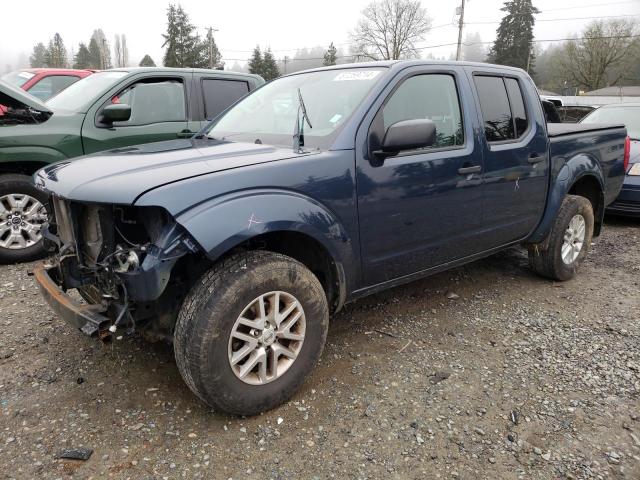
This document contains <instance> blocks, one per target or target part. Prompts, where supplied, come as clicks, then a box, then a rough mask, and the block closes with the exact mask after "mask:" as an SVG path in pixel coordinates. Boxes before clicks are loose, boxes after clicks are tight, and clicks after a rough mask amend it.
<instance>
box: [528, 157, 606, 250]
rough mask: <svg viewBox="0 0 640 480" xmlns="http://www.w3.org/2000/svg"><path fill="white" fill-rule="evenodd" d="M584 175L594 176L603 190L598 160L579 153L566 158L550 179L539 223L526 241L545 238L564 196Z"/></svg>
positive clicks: (535, 241)
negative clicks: (545, 202) (545, 203)
mask: <svg viewBox="0 0 640 480" xmlns="http://www.w3.org/2000/svg"><path fill="white" fill-rule="evenodd" d="M552 171H553V170H552ZM552 175H553V173H552ZM585 177H592V178H594V179H595V180H596V181H597V182H598V185H599V186H600V191H601V192H604V185H605V181H604V177H603V174H602V169H601V168H600V164H599V163H598V160H597V159H595V158H593V157H592V156H591V155H587V154H584V153H580V154H578V155H576V156H574V157H572V158H570V159H569V160H567V161H566V162H565V163H564V164H563V165H562V166H561V167H560V169H559V170H558V172H557V174H556V175H555V181H554V180H553V178H552V180H551V186H550V189H549V194H548V196H547V205H546V207H545V211H544V214H543V216H542V220H540V223H539V224H538V226H537V227H536V229H535V230H534V231H533V233H532V234H531V235H530V236H529V238H528V239H527V241H526V243H541V242H543V241H544V240H545V239H546V238H547V236H548V235H549V232H550V231H551V228H552V227H553V224H554V222H555V220H556V217H557V215H558V211H559V210H560V206H561V205H562V201H563V200H564V197H565V196H566V195H567V194H568V192H569V191H570V190H571V188H572V187H573V186H574V185H575V184H576V183H577V182H578V181H579V180H581V179H583V178H585ZM601 210H602V212H601V213H600V217H602V215H604V208H602V209H601ZM594 214H595V215H598V213H597V212H594ZM595 220H596V224H601V223H602V218H596V219H595Z"/></svg>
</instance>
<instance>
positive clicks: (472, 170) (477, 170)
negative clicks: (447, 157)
mask: <svg viewBox="0 0 640 480" xmlns="http://www.w3.org/2000/svg"><path fill="white" fill-rule="evenodd" d="M481 171H482V167H481V166H480V165H474V166H473V167H462V168H459V169H458V173H459V174H460V175H468V174H470V173H480V172H481Z"/></svg>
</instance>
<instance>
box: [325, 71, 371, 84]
mask: <svg viewBox="0 0 640 480" xmlns="http://www.w3.org/2000/svg"><path fill="white" fill-rule="evenodd" d="M379 73H380V70H365V71H363V72H342V73H339V74H338V75H336V76H335V78H334V79H333V81H334V82H345V81H351V80H371V79H373V78H376V77H377V76H378V74H379Z"/></svg>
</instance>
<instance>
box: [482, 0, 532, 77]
mask: <svg viewBox="0 0 640 480" xmlns="http://www.w3.org/2000/svg"><path fill="white" fill-rule="evenodd" d="M531 1H532V0H507V1H506V2H504V6H503V7H502V8H501V10H502V11H503V12H507V14H506V15H505V16H504V17H502V20H501V21H500V26H499V27H498V30H497V32H496V33H497V36H496V41H495V42H494V44H493V46H492V47H491V50H490V51H489V57H488V58H489V61H490V62H491V63H497V64H500V65H510V66H513V67H519V68H522V69H525V70H526V69H527V68H528V71H529V72H531V71H532V70H533V61H534V55H533V51H532V44H533V25H534V23H535V21H536V20H535V18H534V15H535V14H536V13H540V10H538V9H537V8H536V7H534V6H533V5H532V3H531Z"/></svg>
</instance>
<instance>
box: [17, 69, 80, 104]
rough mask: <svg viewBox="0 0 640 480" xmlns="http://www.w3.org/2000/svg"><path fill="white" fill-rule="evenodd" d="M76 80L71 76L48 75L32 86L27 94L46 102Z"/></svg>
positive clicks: (76, 78) (76, 79) (77, 78)
mask: <svg viewBox="0 0 640 480" xmlns="http://www.w3.org/2000/svg"><path fill="white" fill-rule="evenodd" d="M78 80H80V78H79V77H76V76H72V75H49V76H48V77H44V78H43V79H42V80H40V81H39V82H37V83H35V84H34V85H32V86H31V88H29V93H30V94H31V95H33V96H34V97H38V98H39V99H40V100H48V99H50V98H51V97H53V96H54V95H56V94H58V93H60V92H61V91H62V90H64V89H65V88H67V87H68V86H69V85H71V84H73V83H76V82H77V81H78Z"/></svg>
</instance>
